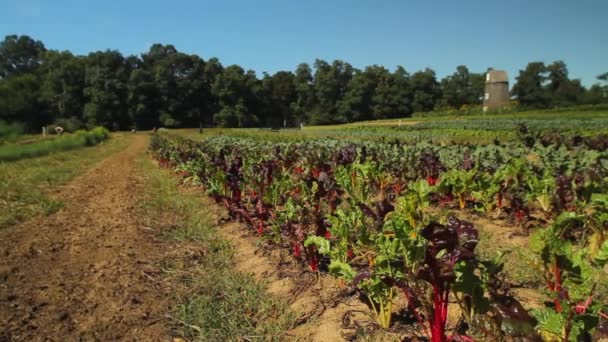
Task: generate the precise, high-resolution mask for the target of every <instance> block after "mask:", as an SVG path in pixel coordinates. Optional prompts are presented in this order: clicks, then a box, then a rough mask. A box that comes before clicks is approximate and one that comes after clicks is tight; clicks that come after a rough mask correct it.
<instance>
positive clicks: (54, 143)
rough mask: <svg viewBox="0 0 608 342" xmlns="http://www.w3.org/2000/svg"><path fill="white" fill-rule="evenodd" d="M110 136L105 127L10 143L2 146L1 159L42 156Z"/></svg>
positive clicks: (96, 141)
mask: <svg viewBox="0 0 608 342" xmlns="http://www.w3.org/2000/svg"><path fill="white" fill-rule="evenodd" d="M109 137H110V132H109V131H108V130H107V129H105V128H103V127H96V128H94V129H92V130H91V131H77V132H75V133H73V134H66V135H63V136H61V137H58V138H54V139H50V140H43V141H40V142H35V143H31V144H9V145H3V146H0V161H15V160H20V159H24V158H32V157H40V156H43V155H47V154H49V153H53V152H59V151H66V150H71V149H75V148H80V147H84V146H93V145H96V144H98V143H100V142H102V141H104V140H106V139H107V138H109Z"/></svg>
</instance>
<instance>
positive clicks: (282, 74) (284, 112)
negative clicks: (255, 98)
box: [262, 71, 297, 127]
mask: <svg viewBox="0 0 608 342" xmlns="http://www.w3.org/2000/svg"><path fill="white" fill-rule="evenodd" d="M262 86H263V91H264V95H265V99H264V100H265V101H264V108H265V111H264V116H265V121H266V125H267V126H272V127H279V126H283V124H288V125H290V126H295V125H296V124H297V122H296V117H295V112H294V111H293V106H292V104H293V103H295V102H296V100H297V95H296V86H295V77H294V74H292V73H291V72H289V71H279V72H277V73H275V74H274V75H272V76H269V75H265V77H264V79H263V80H262Z"/></svg>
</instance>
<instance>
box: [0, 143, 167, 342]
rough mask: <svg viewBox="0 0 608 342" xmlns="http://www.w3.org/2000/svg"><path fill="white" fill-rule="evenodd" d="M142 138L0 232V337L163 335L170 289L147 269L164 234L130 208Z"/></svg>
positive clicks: (86, 338)
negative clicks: (54, 208) (53, 208)
mask: <svg viewBox="0 0 608 342" xmlns="http://www.w3.org/2000/svg"><path fill="white" fill-rule="evenodd" d="M147 141H148V139H147V138H146V137H145V136H143V135H137V136H134V137H133V138H132V142H131V144H130V145H129V147H128V148H127V149H126V150H124V151H122V152H119V153H116V154H114V155H112V156H110V157H108V158H107V159H105V160H103V161H102V162H100V163H99V164H97V165H96V166H95V167H94V168H92V169H91V170H89V171H88V172H87V173H85V174H84V175H82V176H80V177H78V178H77V179H75V180H74V181H72V182H71V183H70V184H69V185H68V186H65V187H63V188H62V189H60V191H59V194H58V195H57V197H58V198H60V199H62V200H63V201H64V203H65V206H64V209H62V210H61V211H59V212H58V213H56V214H54V215H51V216H40V217H37V218H34V219H32V220H30V221H27V222H25V223H23V224H20V225H16V226H13V227H10V228H8V229H5V230H3V231H0V341H2V342H4V341H78V340H80V341H111V340H123V341H167V340H170V339H171V338H170V337H169V336H167V334H166V324H165V323H166V322H164V318H163V317H164V315H165V314H166V312H167V305H168V299H169V298H170V295H169V294H168V293H167V290H166V289H164V288H162V287H161V286H160V285H159V283H158V282H156V281H154V280H153V279H152V278H151V277H149V276H148V272H154V271H153V270H154V265H155V262H156V261H158V260H159V258H161V251H162V249H163V248H162V244H163V242H161V241H157V240H156V239H154V237H153V236H152V234H151V233H150V232H147V231H146V230H145V229H142V226H141V225H140V224H139V223H140V222H141V220H140V219H139V218H138V217H137V215H136V212H137V210H135V205H136V203H137V202H136V201H137V196H138V193H139V192H140V189H141V186H143V184H142V182H141V179H140V178H139V175H138V172H139V171H138V169H137V164H136V162H135V160H136V158H137V157H138V156H140V155H141V154H142V153H144V152H145V150H146V147H147Z"/></svg>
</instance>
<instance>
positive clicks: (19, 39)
mask: <svg viewBox="0 0 608 342" xmlns="http://www.w3.org/2000/svg"><path fill="white" fill-rule="evenodd" d="M45 51H46V48H45V47H44V44H42V42H41V41H39V40H33V39H32V38H30V37H29V36H25V35H23V36H17V35H8V36H6V37H5V38H4V40H3V41H2V42H1V43H0V79H4V78H7V77H9V76H12V75H15V76H19V75H24V74H27V73H33V72H35V71H36V70H37V69H38V67H39V66H40V64H41V62H42V56H43V54H44V52H45Z"/></svg>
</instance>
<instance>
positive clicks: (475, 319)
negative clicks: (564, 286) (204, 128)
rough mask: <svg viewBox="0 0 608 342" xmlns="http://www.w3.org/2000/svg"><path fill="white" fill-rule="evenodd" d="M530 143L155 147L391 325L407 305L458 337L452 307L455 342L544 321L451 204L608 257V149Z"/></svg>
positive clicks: (233, 141) (437, 334) (536, 139)
mask: <svg viewBox="0 0 608 342" xmlns="http://www.w3.org/2000/svg"><path fill="white" fill-rule="evenodd" d="M515 127H517V126H515ZM521 134H522V135H521V141H515V142H512V143H509V144H505V145H503V144H494V145H490V146H484V145H466V146H463V145H458V144H451V145H437V144H430V143H425V142H422V143H418V144H412V145H408V144H401V143H399V142H395V143H393V142H390V143H386V142H374V141H369V140H363V141H359V142H356V140H350V141H349V140H333V139H316V140H315V139H308V140H281V139H275V140H263V139H253V138H247V137H240V138H236V137H228V136H216V137H210V138H208V139H205V140H203V141H202V142H195V141H193V140H188V139H184V138H181V137H178V136H173V135H170V134H159V135H157V136H155V137H154V138H153V141H152V146H151V149H152V151H153V153H154V154H155V155H156V156H157V158H158V159H159V160H160V164H161V165H163V166H167V167H171V168H173V169H174V170H176V171H178V172H180V173H182V176H183V177H184V182H189V183H193V184H200V185H201V186H203V187H204V188H205V189H206V190H207V192H208V193H209V194H210V195H211V196H212V197H213V198H214V199H215V201H216V202H218V203H221V204H223V205H224V206H225V207H226V208H227V209H228V210H229V212H230V214H231V216H232V217H233V218H234V219H238V220H240V221H242V222H244V223H245V224H247V225H248V226H249V227H251V228H252V229H253V230H254V231H255V233H256V234H258V235H259V236H260V237H262V238H264V239H266V240H267V241H269V242H272V243H273V244H276V245H277V246H283V247H285V248H288V249H289V251H290V253H291V254H292V255H293V257H294V258H295V259H297V260H300V261H301V262H303V263H305V264H306V265H308V267H309V269H310V270H311V271H312V272H326V271H327V272H329V273H330V274H333V275H334V276H336V277H338V278H339V279H341V281H342V284H344V285H346V284H350V285H351V287H352V288H353V289H356V290H357V291H360V292H361V293H362V294H363V295H364V296H365V297H367V301H368V303H369V305H370V306H371V307H372V310H373V311H374V312H375V314H376V318H377V322H378V324H379V325H380V326H382V327H386V328H388V327H390V326H391V322H392V321H393V315H394V314H395V313H394V310H393V305H394V299H395V298H396V297H398V296H403V297H404V298H405V300H406V302H407V303H408V311H409V312H410V313H412V314H413V315H414V316H415V318H416V321H417V322H418V325H419V327H420V331H422V332H424V333H425V334H426V335H427V337H429V338H432V339H433V340H434V341H445V340H446V339H447V338H448V335H449V332H447V331H446V328H445V327H446V319H447V318H446V317H447V303H448V301H449V300H451V299H452V298H453V299H456V301H457V302H458V303H459V305H460V306H461V309H462V312H463V319H464V320H465V321H466V322H467V325H468V327H469V328H468V330H467V329H460V330H456V331H454V332H452V333H451V334H452V335H451V338H452V339H457V338H460V339H465V340H466V339H467V338H470V337H471V336H476V338H481V339H482V340H484V339H492V338H500V337H501V336H503V337H504V336H510V337H517V336H520V337H521V336H530V335H531V334H532V335H533V334H534V329H533V323H531V322H533V320H532V318H531V317H530V316H529V315H528V313H527V312H526V311H525V310H524V309H523V307H522V306H521V304H520V303H519V302H517V301H516V300H515V299H514V297H513V296H512V295H511V294H510V293H509V290H508V283H507V282H506V281H505V280H504V278H503V277H502V276H501V275H500V271H501V270H502V266H501V262H500V261H499V260H498V261H497V260H494V261H487V260H481V259H479V258H478V257H477V256H476V255H475V247H476V245H477V240H478V237H477V234H478V233H477V230H476V229H475V228H474V227H473V225H472V224H470V223H468V222H466V221H463V220H460V219H458V218H457V217H456V216H455V215H453V214H452V215H446V214H445V213H444V210H445V209H444V208H454V209H455V210H457V211H463V212H467V211H470V212H471V213H476V214H478V215H488V214H492V215H502V216H503V217H507V218H509V219H510V220H512V222H514V223H516V224H521V225H522V227H524V226H527V225H528V224H530V223H532V222H538V221H535V218H536V217H539V215H540V216H541V217H543V218H544V219H545V220H550V221H549V222H556V224H558V223H559V224H560V226H561V224H562V223H560V222H563V224H566V226H564V227H571V228H568V230H567V231H568V233H567V235H568V236H572V237H574V238H575V239H578V240H580V241H581V242H582V246H583V247H584V248H586V250H588V255H589V256H593V258H595V259H597V260H603V259H604V258H605V252H604V251H603V248H604V246H603V244H602V243H603V241H604V240H605V237H606V234H605V232H604V229H605V228H602V227H603V224H604V222H605V221H606V218H605V214H604V213H605V209H603V208H604V207H603V206H604V204H603V203H604V202H602V199H603V198H604V197H602V195H601V194H605V193H606V192H607V189H606V182H605V180H606V177H607V175H608V168H607V167H606V166H607V165H606V164H605V161H606V160H607V157H608V156H607V155H606V152H605V150H602V149H601V146H599V145H597V146H596V145H594V144H592V143H591V141H596V140H597V139H596V138H589V139H590V140H589V144H584V143H583V141H585V139H584V138H582V137H579V138H576V139H574V137H572V138H569V139H572V141H569V140H568V139H566V138H562V139H559V140H554V139H552V138H551V139H550V138H549V137H548V136H546V135H544V134H542V133H538V132H535V131H534V130H531V129H530V128H528V127H526V128H525V130H523V128H522V133H521ZM575 140H576V141H575ZM599 140H601V139H599ZM599 140H598V141H599ZM598 147H599V149H596V148H598ZM574 151H576V153H573V152H574ZM598 196H599V197H598ZM564 209H568V210H575V211H574V214H573V215H572V217H569V218H567V219H566V218H564V217H562V215H560V214H561V212H562V210H564ZM583 213H586V215H584V214H583ZM541 222H545V221H541ZM545 229H548V228H545ZM564 234H565V233H564ZM582 237H585V238H584V239H583V238H582ZM539 255H540V254H539ZM594 262H595V261H594ZM593 267H595V266H593ZM594 315H595V316H594V317H596V318H597V317H598V315H599V313H598V312H595V313H594ZM537 329H538V330H539V332H541V333H542V331H543V330H542V327H541V326H539V327H537Z"/></svg>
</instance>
